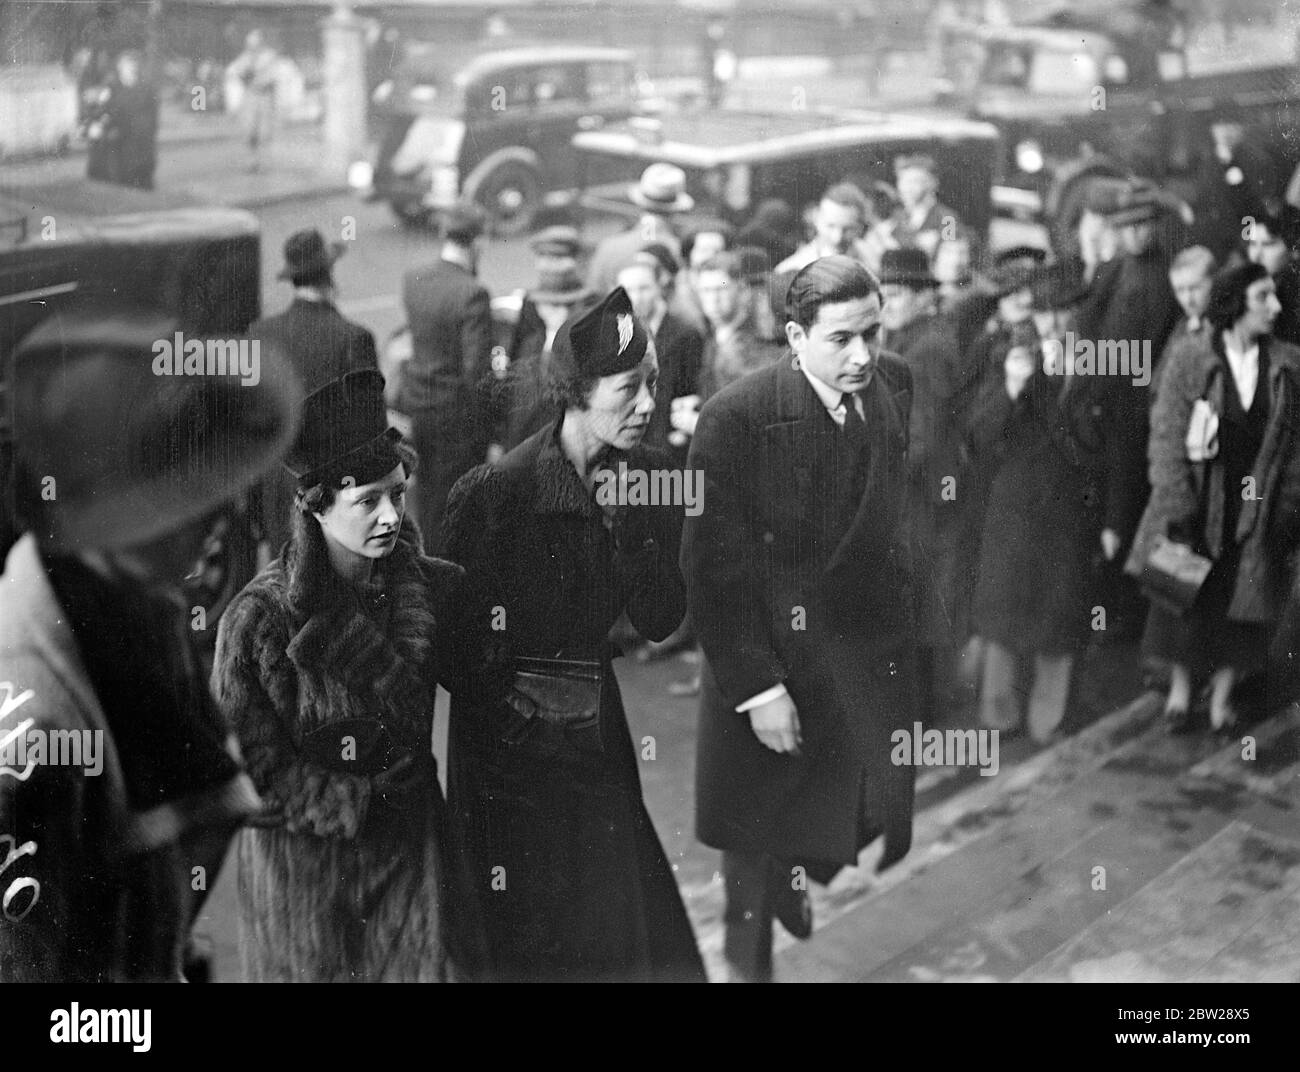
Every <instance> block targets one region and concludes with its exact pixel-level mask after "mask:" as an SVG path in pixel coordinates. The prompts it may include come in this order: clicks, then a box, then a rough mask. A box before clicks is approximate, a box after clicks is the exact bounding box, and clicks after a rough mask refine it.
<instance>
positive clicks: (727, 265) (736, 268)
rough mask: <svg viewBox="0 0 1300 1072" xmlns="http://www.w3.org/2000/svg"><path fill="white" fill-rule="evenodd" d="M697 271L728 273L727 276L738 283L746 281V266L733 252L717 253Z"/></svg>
mask: <svg viewBox="0 0 1300 1072" xmlns="http://www.w3.org/2000/svg"><path fill="white" fill-rule="evenodd" d="M696 271H699V272H726V273H727V276H728V277H729V278H731V279H734V280H735V281H736V282H737V283H743V282H745V281H746V277H745V265H744V264H743V263H742V262H741V259H740V258H739V257H738V256H737V255H736V254H735V253H733V252H732V251H731V250H724V251H723V252H721V253H715V254H714V255H713V256H712V257H710V258H709V259H708V260H707V261H705V262H704V263H703V264H701V265H700V266H699V268H697V269H696Z"/></svg>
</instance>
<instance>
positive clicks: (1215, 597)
mask: <svg viewBox="0 0 1300 1072" xmlns="http://www.w3.org/2000/svg"><path fill="white" fill-rule="evenodd" d="M1280 309H1281V306H1280V305H1279V303H1278V300H1277V293H1276V288H1275V286H1274V283H1273V280H1272V279H1271V278H1269V275H1268V271H1267V269H1265V268H1264V267H1263V266H1262V265H1258V264H1245V265H1241V266H1239V267H1235V268H1228V269H1225V270H1224V271H1222V272H1220V273H1219V274H1218V275H1217V276H1216V277H1215V279H1214V283H1213V285H1212V287H1211V290H1210V300H1209V306H1208V308H1207V309H1206V312H1205V318H1206V320H1207V321H1208V322H1209V324H1210V332H1209V334H1208V335H1200V336H1191V337H1188V338H1186V339H1184V340H1183V341H1182V342H1181V343H1179V344H1177V345H1176V346H1174V347H1173V348H1172V349H1171V350H1170V352H1169V354H1168V355H1167V356H1166V357H1165V360H1164V363H1163V365H1162V366H1161V372H1160V382H1159V386H1158V389H1157V391H1156V402H1155V407H1154V409H1153V411H1152V414H1151V439H1150V444H1149V446H1148V450H1147V455H1148V458H1149V461H1150V478H1151V498H1150V500H1149V502H1148V503H1147V507H1146V512H1145V513H1144V514H1143V517H1142V522H1141V525H1140V526H1139V527H1138V532H1137V537H1136V539H1135V540H1134V543H1133V551H1132V553H1131V554H1130V556H1129V559H1128V563H1127V565H1126V567H1125V568H1126V569H1127V570H1128V572H1129V573H1131V574H1133V575H1135V576H1139V577H1140V576H1141V575H1142V573H1143V570H1144V567H1146V565H1147V563H1148V561H1149V560H1150V557H1151V552H1152V550H1153V548H1154V547H1155V544H1156V541H1157V538H1158V537H1160V536H1164V537H1167V538H1169V539H1171V540H1174V541H1176V542H1178V543H1182V544H1185V545H1187V546H1190V547H1191V549H1192V550H1193V551H1195V552H1197V553H1199V554H1201V555H1204V556H1206V557H1208V558H1210V559H1211V560H1213V563H1214V564H1213V566H1212V567H1211V569H1210V572H1209V574H1208V576H1206V578H1205V580H1204V582H1203V583H1202V585H1201V588H1200V591H1199V592H1198V593H1197V595H1196V599H1195V601H1194V602H1193V604H1192V605H1191V607H1190V608H1189V609H1188V610H1187V611H1186V612H1185V613H1184V614H1182V615H1181V616H1180V615H1178V614H1176V613H1174V612H1172V611H1169V610H1165V609H1163V608H1161V607H1160V606H1159V605H1154V604H1153V606H1152V608H1151V611H1150V613H1149V614H1148V617H1147V628H1146V633H1145V634H1144V636H1143V651H1144V654H1146V655H1147V656H1149V657H1151V658H1153V659H1155V660H1158V661H1162V662H1168V663H1169V664H1171V667H1172V671H1171V686H1170V691H1169V696H1168V699H1167V700H1166V701H1165V715H1166V718H1167V720H1168V721H1167V726H1168V728H1169V730H1170V731H1171V732H1173V733H1185V732H1187V731H1189V730H1190V729H1192V728H1193V719H1192V715H1191V703H1192V688H1193V682H1194V681H1195V680H1196V679H1197V678H1199V677H1208V678H1209V680H1210V725H1211V728H1212V729H1214V730H1216V731H1218V732H1222V733H1231V732H1232V731H1233V729H1234V728H1235V724H1236V722H1237V712H1236V710H1235V708H1234V706H1233V702H1232V699H1233V697H1232V693H1233V688H1234V686H1235V685H1236V683H1237V682H1238V681H1239V680H1241V678H1242V677H1244V676H1245V675H1247V674H1249V673H1251V672H1253V671H1258V670H1260V669H1262V668H1263V664H1264V660H1265V658H1266V655H1267V651H1268V644H1269V637H1270V635H1271V633H1272V629H1273V626H1274V625H1275V624H1276V622H1277V621H1278V618H1279V616H1280V613H1281V609H1282V605H1283V603H1284V601H1285V598H1286V594H1287V591H1288V587H1289V584H1290V580H1291V577H1290V563H1291V560H1292V558H1293V556H1294V553H1295V550H1296V546H1297V543H1300V451H1298V450H1297V444H1296V440H1295V434H1296V433H1295V429H1296V427H1297V426H1298V425H1300V349H1297V348H1296V347H1294V346H1291V345H1290V344H1288V343H1284V342H1281V341H1279V340H1277V339H1275V338H1272V337H1271V332H1272V330H1273V325H1274V322H1275V321H1276V319H1277V316H1278V313H1279V311H1280Z"/></svg>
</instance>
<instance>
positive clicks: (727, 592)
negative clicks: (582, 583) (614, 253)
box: [682, 256, 916, 981]
mask: <svg viewBox="0 0 1300 1072" xmlns="http://www.w3.org/2000/svg"><path fill="white" fill-rule="evenodd" d="M880 326H881V307H880V287H879V284H878V283H877V282H876V280H875V277H874V276H872V275H871V273H870V272H869V271H868V270H867V269H866V268H865V267H864V266H862V265H861V264H858V263H857V262H856V261H854V260H852V259H851V258H849V257H844V256H834V257H824V258H821V259H819V260H816V261H813V262H812V264H810V265H808V266H807V267H805V268H803V269H801V270H800V272H799V273H798V274H797V275H796V276H795V279H794V282H793V283H792V284H791V287H790V294H789V302H788V319H787V322H786V324H785V332H786V339H787V341H788V343H789V345H790V348H791V350H792V351H793V359H791V358H789V357H787V358H786V359H785V360H782V361H779V362H776V363H774V364H770V365H768V366H767V367H765V368H762V369H759V370H757V371H755V372H752V373H750V374H749V375H748V376H745V377H743V378H742V379H740V380H738V381H737V382H735V383H733V384H732V385H731V386H730V387H727V388H724V389H723V390H722V391H721V392H720V393H719V394H717V395H715V396H714V397H713V398H711V399H710V400H709V401H708V402H706V403H705V405H704V408H703V410H702V411H701V413H700V418H699V423H698V425H697V427H696V430H695V438H694V441H693V442H692V444H691V454H690V461H689V466H688V468H689V469H701V470H703V472H704V502H705V507H704V509H703V511H701V512H700V513H699V515H698V516H689V517H687V518H686V529H685V533H684V538H683V542H682V568H683V571H684V572H685V574H686V579H687V601H688V605H689V607H690V616H691V621H692V623H693V624H694V626H695V629H696V632H697V634H698V636H699V639H700V643H701V646H702V648H703V650H704V656H705V661H706V669H705V674H704V687H703V693H702V696H701V702H700V728H699V736H698V746H697V748H698V751H697V765H696V798H695V799H696V834H697V836H698V837H699V839H700V840H701V841H703V842H704V843H705V844H706V845H711V846H713V847H714V848H718V849H721V850H722V869H723V877H724V880H725V882H726V888H727V907H726V939H725V953H726V957H727V961H728V964H729V965H730V968H731V971H732V973H733V978H736V979H739V980H753V981H765V980H768V979H770V978H771V975H772V920H773V918H776V919H779V920H780V921H781V923H782V924H783V925H784V926H785V927H786V929H787V930H789V931H790V932H791V933H792V934H794V935H795V936H796V937H807V936H808V935H809V934H810V933H811V930H812V918H811V908H810V902H809V901H808V894H807V889H808V879H810V878H811V879H813V880H815V881H819V882H828V881H830V879H831V878H832V877H833V876H834V875H835V874H836V872H838V871H839V870H840V868H842V867H845V866H847V865H851V864H854V863H856V862H857V859H858V853H859V852H860V851H861V849H863V848H864V847H865V846H866V845H868V844H869V843H871V842H872V841H874V840H875V839H876V838H877V837H878V836H880V835H882V834H883V835H884V854H883V857H882V859H881V865H880V866H882V867H887V866H889V865H890V864H892V863H894V862H896V861H897V860H899V859H901V858H902V857H903V855H904V854H905V853H906V852H907V850H908V847H909V845H910V843H911V834H912V785H913V780H912V770H911V768H910V767H908V766H902V765H895V764H892V763H891V762H890V748H891V743H890V735H891V733H892V732H893V730H894V729H895V728H901V727H910V725H911V723H912V721H913V717H914V716H913V712H914V697H915V691H916V686H915V666H914V663H915V652H914V649H913V631H914V607H913V597H912V593H911V578H910V575H909V568H908V553H907V543H906V541H907V530H906V503H907V470H906V453H907V431H908V414H909V411H910V408H911V376H910V375H909V373H908V371H907V368H906V366H905V365H903V364H902V363H901V362H900V361H898V359H897V358H895V357H893V356H892V355H889V354H885V353H882V352H881V349H880V342H879V333H880Z"/></svg>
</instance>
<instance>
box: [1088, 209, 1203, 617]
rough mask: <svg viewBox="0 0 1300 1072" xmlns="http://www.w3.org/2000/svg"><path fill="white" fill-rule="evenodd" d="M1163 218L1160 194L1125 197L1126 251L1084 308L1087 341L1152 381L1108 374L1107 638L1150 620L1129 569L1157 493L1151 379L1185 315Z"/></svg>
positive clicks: (1117, 222)
mask: <svg viewBox="0 0 1300 1072" xmlns="http://www.w3.org/2000/svg"><path fill="white" fill-rule="evenodd" d="M1162 212H1163V208H1162V205H1161V202H1160V200H1159V198H1158V196H1157V194H1156V192H1155V191H1153V190H1149V189H1145V188H1140V187H1139V188H1135V189H1132V190H1130V191H1127V192H1126V193H1125V194H1124V195H1122V196H1121V199H1120V202H1119V204H1118V205H1117V206H1116V208H1115V210H1114V211H1113V212H1112V213H1111V214H1110V216H1109V217H1108V219H1109V222H1110V223H1111V225H1112V226H1113V227H1115V228H1116V229H1117V230H1118V231H1119V235H1120V242H1121V244H1122V250H1123V252H1122V253H1121V254H1120V255H1119V256H1118V257H1116V258H1114V259H1113V260H1111V261H1107V262H1106V263H1105V264H1104V265H1102V267H1101V268H1100V269H1099V270H1098V272H1097V276H1096V278H1095V279H1094V280H1093V283H1092V287H1091V290H1090V293H1089V295H1088V297H1087V298H1086V299H1085V300H1084V302H1083V303H1082V305H1081V306H1080V308H1079V331H1078V334H1079V337H1081V338H1083V339H1087V340H1091V341H1093V342H1094V343H1095V344H1096V345H1097V353H1098V354H1102V353H1104V352H1106V351H1105V349H1104V348H1106V347H1114V346H1120V347H1121V348H1122V351H1123V352H1126V353H1128V354H1129V355H1130V368H1132V367H1133V362H1134V361H1135V360H1136V359H1137V358H1143V359H1146V358H1149V361H1148V363H1147V369H1146V372H1147V376H1145V377H1143V376H1134V375H1107V376H1106V377H1104V378H1103V379H1102V381H1101V387H1102V390H1101V392H1100V400H1101V404H1102V406H1103V408H1104V410H1105V416H1104V419H1103V422H1102V425H1103V431H1104V435H1105V473H1104V493H1103V494H1104V504H1103V510H1104V518H1103V525H1102V531H1101V548H1100V550H1101V555H1102V559H1103V561H1104V563H1105V566H1104V567H1103V570H1102V574H1101V584H1102V596H1101V598H1100V600H1099V602H1100V603H1101V604H1102V605H1104V606H1105V607H1107V613H1108V620H1107V627H1106V634H1105V635H1108V636H1110V637H1114V638H1123V637H1126V636H1132V635H1136V632H1137V631H1138V630H1139V629H1140V628H1141V624H1142V622H1143V620H1144V619H1145V616H1146V608H1145V605H1144V601H1143V600H1142V598H1141V596H1140V594H1139V593H1138V591H1137V588H1136V585H1135V584H1133V583H1132V582H1131V581H1130V580H1129V579H1128V578H1126V577H1125V576H1124V575H1123V573H1122V566H1123V564H1124V559H1125V557H1126V556H1127V555H1128V551H1129V548H1130V547H1131V546H1132V543H1133V536H1134V534H1135V533H1136V532H1137V527H1138V522H1139V521H1140V520H1141V518H1142V511H1143V509H1144V508H1145V507H1146V503H1147V498H1148V497H1149V496H1150V494H1151V486H1150V485H1149V484H1148V483H1147V436H1148V430H1149V423H1150V412H1151V405H1150V400H1151V380H1150V375H1151V373H1152V372H1153V371H1154V367H1155V363H1156V359H1157V358H1159V356H1160V355H1161V353H1162V352H1163V351H1164V347H1165V343H1166V342H1167V341H1168V340H1169V336H1170V335H1171V334H1172V333H1173V330H1174V328H1175V327H1176V326H1177V324H1178V317H1179V314H1180V310H1179V308H1178V300H1177V299H1176V298H1175V297H1174V291H1173V287H1172V286H1171V285H1170V283H1169V256H1168V254H1167V252H1166V251H1165V250H1164V249H1163V248H1162V247H1161V246H1160V244H1159V243H1158V242H1157V240H1156V239H1157V225H1159V224H1160V222H1161V218H1162ZM1135 349H1136V350H1137V353H1136V354H1134V350H1135ZM1111 352H1112V353H1113V352H1115V351H1114V350H1112V351H1111Z"/></svg>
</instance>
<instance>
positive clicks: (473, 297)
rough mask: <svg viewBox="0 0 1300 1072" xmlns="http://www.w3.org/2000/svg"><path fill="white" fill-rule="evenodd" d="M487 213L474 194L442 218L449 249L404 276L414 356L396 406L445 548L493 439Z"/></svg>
mask: <svg viewBox="0 0 1300 1072" xmlns="http://www.w3.org/2000/svg"><path fill="white" fill-rule="evenodd" d="M486 225H487V216H486V214H485V213H484V212H483V210H482V209H481V208H479V207H478V206H477V205H475V204H473V203H472V202H461V203H460V204H457V205H455V206H453V207H452V208H451V209H449V210H448V211H447V212H446V213H445V215H444V217H443V220H442V224H441V232H442V251H441V255H440V257H439V259H438V260H436V261H434V262H433V263H431V264H425V265H421V266H419V267H417V268H412V269H411V270H410V271H408V272H407V273H406V275H405V276H404V277H403V279H402V304H403V305H404V306H405V309H406V322H407V324H409V325H410V328H411V348H412V350H411V359H410V361H408V362H407V363H406V369H405V371H404V373H403V376H402V398H401V399H400V403H399V405H397V406H396V408H397V409H398V410H400V411H401V412H402V413H407V414H410V416H411V419H412V423H413V427H414V438H415V449H416V451H417V452H418V453H419V455H420V483H419V488H418V492H417V495H416V511H417V517H418V519H419V522H420V531H421V533H423V535H424V539H425V541H426V543H425V548H426V550H428V551H429V552H430V553H432V552H433V551H434V550H435V549H436V548H437V541H438V539H439V533H440V532H441V529H442V511H443V506H444V504H445V503H446V501H447V492H449V491H450V490H451V486H452V485H453V484H454V483H455V482H456V481H457V480H458V479H459V478H460V476H461V474H462V473H464V472H466V471H467V470H468V469H470V468H472V467H473V466H475V465H478V464H479V463H480V462H482V461H483V459H484V458H485V457H486V456H487V449H488V446H489V444H490V443H491V441H492V433H493V431H494V427H493V398H492V395H493V386H494V377H493V374H492V307H491V301H490V299H489V297H488V292H487V288H486V287H484V286H483V284H482V283H480V282H479V281H478V262H479V257H480V255H481V254H482V251H483V248H484V246H485V245H486V244H487V239H486V237H485V236H484V230H485V228H486Z"/></svg>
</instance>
